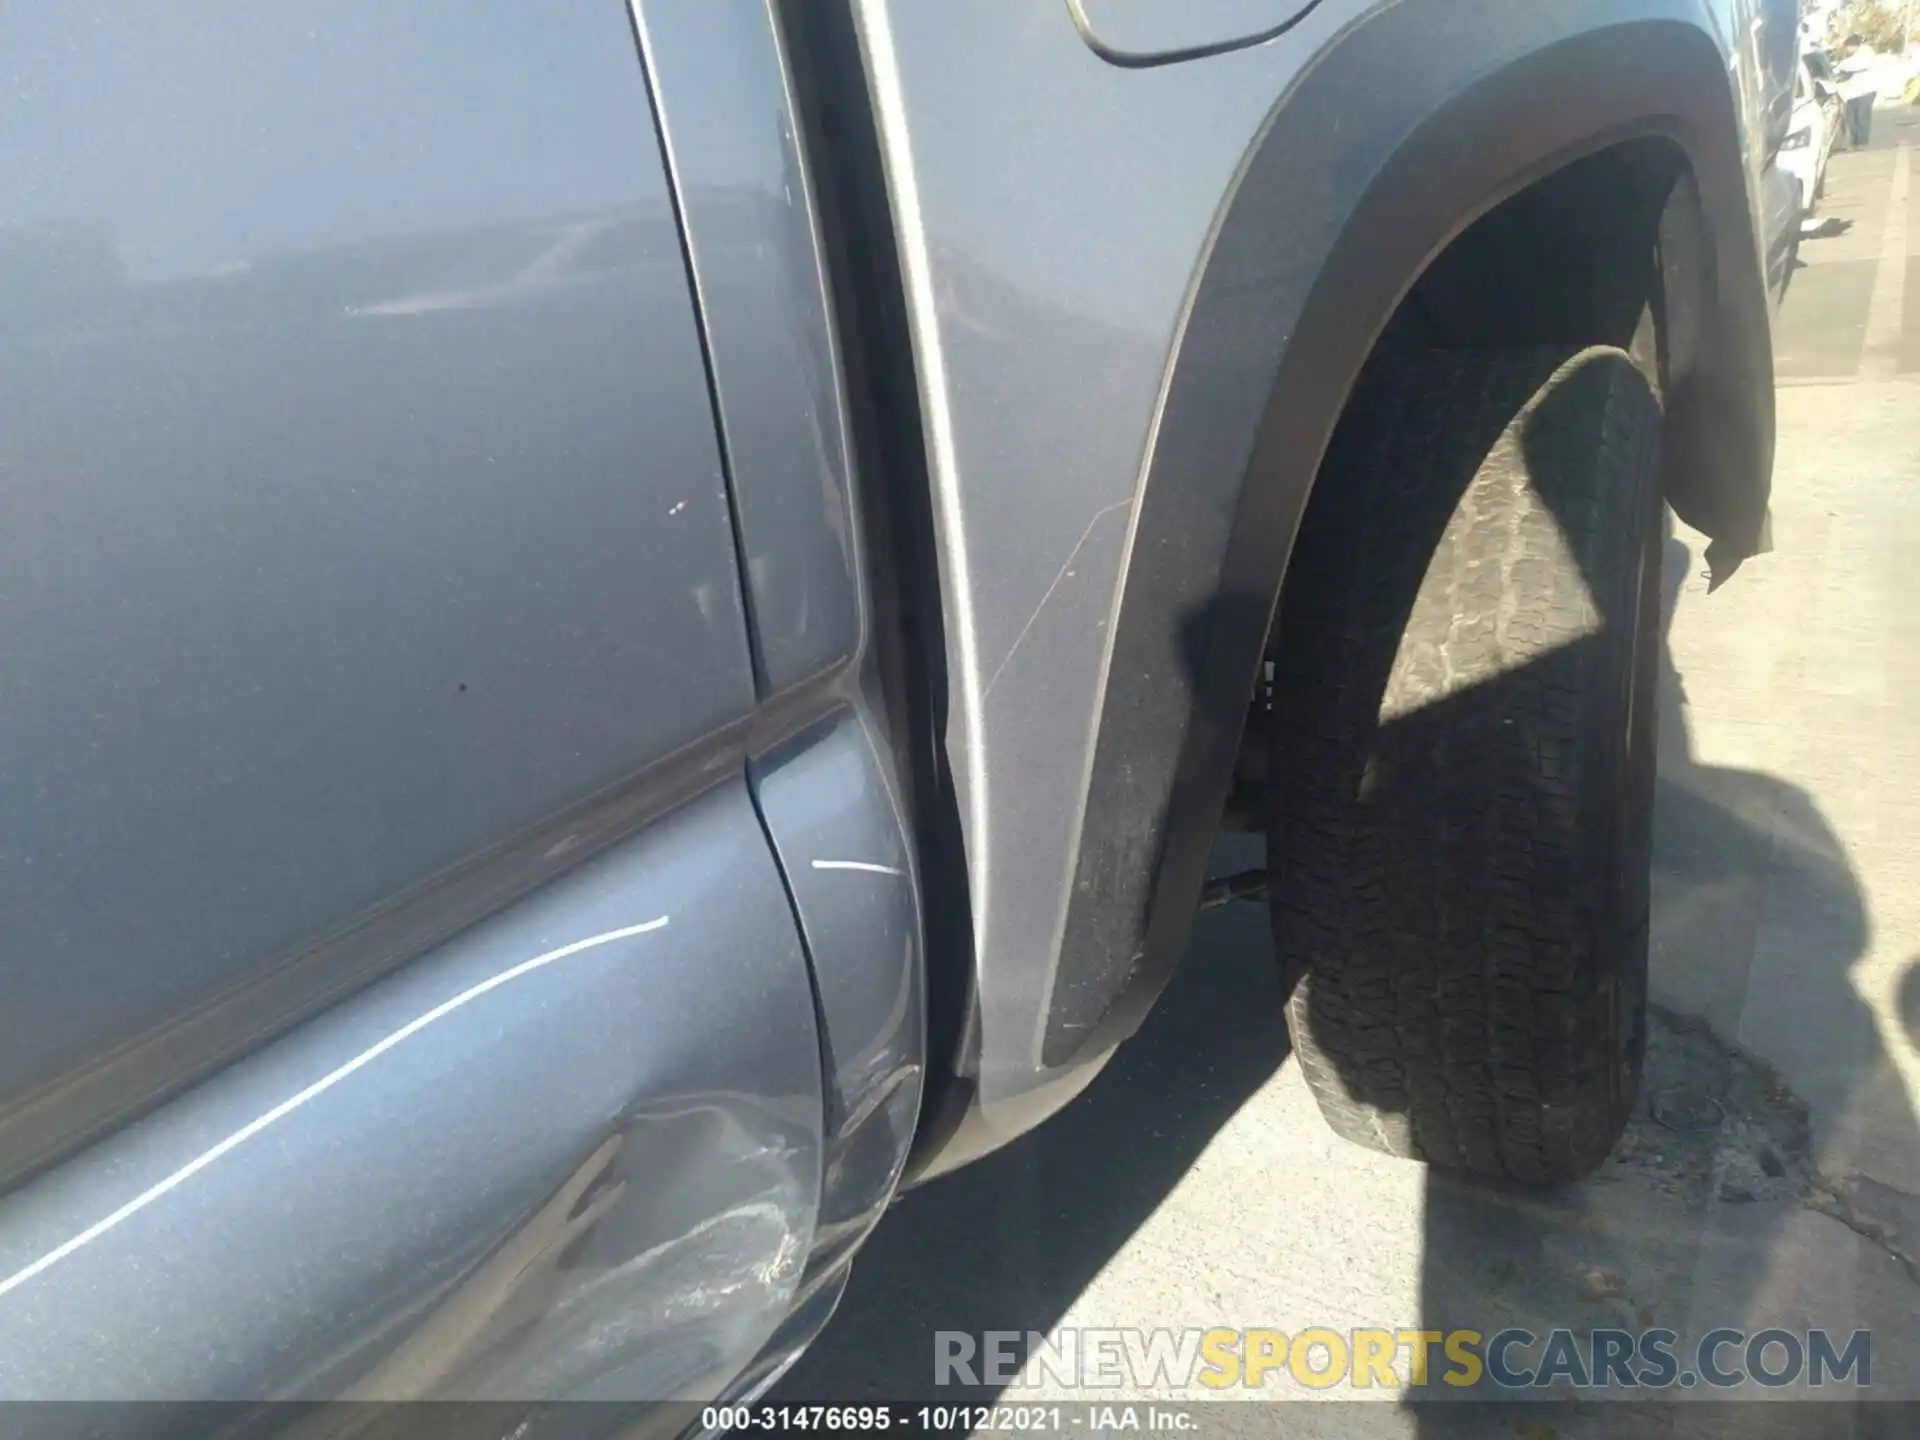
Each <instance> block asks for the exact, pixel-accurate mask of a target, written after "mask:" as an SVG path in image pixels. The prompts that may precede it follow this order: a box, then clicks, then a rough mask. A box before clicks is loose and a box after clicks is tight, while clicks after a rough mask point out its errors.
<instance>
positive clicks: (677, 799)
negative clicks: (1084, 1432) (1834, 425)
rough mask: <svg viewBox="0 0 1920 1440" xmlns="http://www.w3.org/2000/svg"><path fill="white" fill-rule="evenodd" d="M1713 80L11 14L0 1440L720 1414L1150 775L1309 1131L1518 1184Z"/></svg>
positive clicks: (1154, 838) (1621, 1046)
mask: <svg viewBox="0 0 1920 1440" xmlns="http://www.w3.org/2000/svg"><path fill="white" fill-rule="evenodd" d="M1796 23H1797V17H1796V10H1795V6H1794V5H1793V4H1792V3H1791V0H1651V3H1643V4H1636V5H1634V6H1631V7H1628V6H1621V7H1618V10H1617V12H1616V11H1615V9H1614V8H1613V7H1609V6H1605V5H1594V4H1591V3H1585V0H1581V3H1575V0H1530V3H1527V4H1522V5H1515V4H1511V3H1506V0H1419V3H1380V0H1232V3H1227V0H1218V3H1214V0H1192V3H1186V4H1181V5H1159V4H1144V3H1135V0H1051V3H1041V0H967V3H964V4H956V3H950V4H932V3H926V0H769V3H765V4H750V3H738V4H721V3H698V4H695V3H679V0H634V3H633V4H632V5H631V7H628V6H625V5H622V4H619V3H615V0H571V3H567V4H562V5H556V6H524V5H510V4H488V5H485V6H475V5H453V4H438V3H427V0H418V3H399V0H334V3H331V4H328V5H325V6H321V7H313V6H303V7H294V6H289V5H271V4H258V5H251V6H244V7H234V6H232V5H229V4H226V3H214V0H179V3H175V4H171V5H167V6H158V7H139V6H127V5H124V4H114V3H108V0H39V3H29V4H21V5H16V6H15V7H13V8H12V10H11V11H10V14H9V45H8V56H9V61H8V63H9V66H10V67H11V68H10V72H9V73H10V78H11V81H12V83H11V85H10V89H9V101H8V107H9V108H8V120H7V124H6V126H5V127H4V129H3V130H0V168H4V170H5V173H6V174H7V175H8V176H9V177H10V183H9V184H8V185H7V186H6V187H4V193H3V194H0V212H3V213H0V499H4V502H5V505H6V523H5V524H4V525H0V575H4V576H5V577H6V583H5V585H4V586H0V654H3V655H4V656H5V657H6V663H5V676H6V682H7V697H6V700H5V703H4V704H0V961H3V962H4V963H3V964H0V1026H4V1043H0V1186H4V1187H5V1188H4V1192H3V1193H0V1398H4V1399H29V1398H58V1399H87V1400H111V1399H144V1398H153V1397H156V1396H165V1397H171V1398H181V1399H194V1400H199V1399H232V1400H246V1401H252V1400H267V1399H280V1400H284V1399H289V1398H309V1397H331V1396H342V1395H345V1396H354V1397H369V1398H372V1397H379V1398H396V1397H397V1398H409V1397H454V1398H488V1399H493V1400H497V1401H501V1402H512V1403H513V1404H515V1405H518V1406H520V1407H522V1408H523V1409H524V1410H525V1411H526V1415H525V1418H524V1420H523V1421H521V1422H518V1428H516V1424H515V1423H510V1422H509V1421H508V1420H503V1419H501V1418H500V1412H499V1411H492V1412H489V1414H490V1417H491V1418H490V1419H489V1421H488V1423H489V1424H490V1425H493V1426H495V1427H496V1429H497V1432H498V1433H507V1432H508V1431H512V1432H513V1433H515V1434H523V1435H538V1434H547V1433H550V1431H549V1430H548V1429H547V1428H545V1427H548V1426H549V1424H552V1425H560V1424H565V1425H566V1426H568V1427H570V1429H571V1433H576V1434H577V1433H582V1431H583V1430H589V1429H592V1428H593V1427H602V1428H604V1429H605V1430H607V1431H612V1430H614V1429H616V1428H619V1429H622V1430H623V1432H624V1433H628V1434H633V1433H639V1432H636V1431H635V1430H632V1429H628V1428H626V1427H630V1426H634V1425H637V1426H638V1427H640V1431H644V1430H645V1429H647V1428H648V1427H651V1428H653V1429H674V1428H679V1427H680V1426H681V1425H684V1424H686V1423H687V1416H686V1414H685V1412H678V1411H671V1410H661V1409H654V1410H645V1411H643V1412H641V1413H639V1414H638V1415H637V1416H636V1415H635V1414H634V1413H631V1412H630V1411H628V1410H623V1409H621V1408H619V1407H614V1406H607V1407H586V1408H582V1409H579V1410H576V1411H572V1412H567V1413H566V1414H564V1415H560V1416H556V1415H555V1414H554V1413H553V1412H549V1411H547V1410H545V1409H543V1408H542V1407H543V1406H544V1404H545V1402H548V1401H551V1400H556V1399H570V1398H588V1399H598V1400H608V1401H621V1402H646V1401H654V1400H660V1399H665V1398H677V1399H682V1400H687V1399H691V1400H696V1401H700V1400H711V1399H714V1398H716V1397H733V1396H740V1395H748V1394H753V1393H755V1392H756V1391H758V1390H759V1389H760V1388H761V1387H763V1386H764V1385H765V1384H767V1383H769V1381H770V1380H771V1378H772V1377H773V1376H775V1375H776V1374H777V1373H778V1372H779V1371H780V1369H781V1368H782V1367H783V1366H784V1365H785V1364H787V1363H788V1362H789V1361H790V1360H791V1359H792V1358H793V1357H794V1356H795V1355H796V1354H797V1353H798V1352H799V1350H800V1348H801V1347H802V1346H804V1345H805V1344H806V1343H807V1342H808V1341H809V1340H810V1339H811V1338H812V1337H813V1335H814V1334H815V1333H816V1332H817V1331H818V1330H819V1328H820V1327H821V1326H822V1325H823V1324H824V1323H825V1321H826V1319H827V1317H828V1316H829V1315H830V1314H831V1312H832V1309H833V1306H834V1303H835V1301H836V1298H837V1297H838V1295H839V1293H840V1290H841V1288H842V1286H843V1285H844V1284H845V1282H846V1277H847V1274H848V1269H849V1267H850V1266H851V1265H852V1264H853V1263H854V1262H855V1258H856V1256H857V1254H858V1252H859V1250H860V1247H861V1244H862V1242H863V1240H864V1239H865V1237H866V1235H867V1233H868V1231H869V1230H870V1228H871V1227H872V1226H873V1224H874V1223H875V1221H876V1220H877V1218H878V1217H879V1215H880V1214H881V1212H882V1210H883V1209H884V1208H885V1207H886V1205H887V1204H888V1203H889V1201H890V1200H891V1199H892V1197H893V1196H894V1195H895V1194H896V1193H897V1192H898V1191H899V1189H900V1188H901V1187H902V1186H903V1185H905V1184H910V1183H915V1182H917V1181H919V1180H923V1179H926V1178H929V1177H932V1176H935V1175H938V1174H940V1173H942V1172H944V1171H947V1170H951V1169H953V1168H954V1167H956V1166H958V1165H961V1164H964V1163H966V1162H967V1161H969V1160H971V1159H973V1158H975V1157H977V1156H979V1155H982V1154H984V1153H986V1152H988V1151H990V1150H992V1149H993V1148H995V1147H996V1146H999V1145H1003V1144H1005V1143H1006V1142H1008V1141H1009V1140H1012V1139H1014V1138H1015V1137H1017V1136H1019V1135H1021V1134H1023V1133H1025V1132H1027V1131H1029V1130H1031V1129H1032V1128H1033V1127H1034V1126H1036V1125H1038V1124H1040V1123H1042V1122H1043V1121H1044V1120H1045V1119H1046V1118H1047V1117H1048V1116H1049V1115H1051V1114H1053V1113H1054V1112H1055V1111H1057V1110H1058V1109H1059V1108H1060V1107H1061V1106H1063V1105H1065V1104H1067V1103H1068V1102H1069V1101H1071V1100H1072V1099H1073V1098H1074V1096H1076V1095H1077V1094H1078V1093H1079V1092H1080V1091H1082V1090H1083V1089H1084V1088H1085V1087H1086V1086H1087V1085H1088V1084H1089V1083H1090V1082H1091V1081H1092V1080H1093V1079H1094V1077H1095V1076H1096V1075H1097V1074H1098V1073H1099V1072H1100V1070H1101V1067H1102V1066H1103V1065H1104V1064H1105V1063H1106V1061H1107V1059H1108V1058H1109V1057H1110V1056H1111V1055H1112V1054H1113V1053H1114V1051H1115V1048H1116V1047H1117V1046H1119V1045H1120V1044H1122V1043H1123V1042H1125V1041H1126V1040H1127V1038H1128V1037H1129V1036H1130V1035H1132V1034H1133V1033H1134V1031H1135V1030H1136V1029H1137V1028H1138V1026H1139V1025H1140V1024H1141V1022H1142V1019H1143V1018H1144V1017H1145V1015H1146V1014H1147V1013H1148V1011H1149V1009H1150V1007H1151V1006H1152V1005H1153V1004H1154V1002H1155V1000H1156V998H1157V997H1158V995H1159V993H1160V991H1161V989H1162V987H1163V986H1164V985H1165V983H1166V981H1167V979H1168V977H1169V975H1170V973H1171V972H1172V970H1173V968H1174V966H1175V965H1176V963H1177V962H1178V960H1179V957H1180V956H1181V954H1182V951H1183V948H1184V946H1185V943H1186V939H1187V935H1188V930H1189V927H1190V924H1191V921H1192V917H1193V915H1194V913H1195V911H1196V907H1197V906H1198V904H1199V903H1200V902H1201V900H1202V898H1203V895H1204V894H1205V893H1206V890H1205V887H1206V884H1207V879H1206V867H1207V859H1208V854H1209V851H1210V849H1211V847H1212V844H1213V841H1214V840H1215V838H1216V835H1217V833H1218V830H1219V828H1220V824H1221V820H1222V816H1223V814H1225V813H1227V801H1228V798H1229V796H1230V794H1232V795H1235V796H1236V797H1237V800H1243V801H1245V802H1246V803H1244V804H1241V803H1236V804H1235V806H1234V807H1233V810H1232V813H1234V814H1237V815H1244V816H1250V817H1251V821H1250V823H1252V824H1253V825H1255V826H1256V827H1258V828H1259V829H1260V830H1262V831H1263V832H1265V834H1266V837H1267V841H1268V854H1269V860H1268V865H1267V867H1266V872H1265V873H1264V874H1261V875H1258V876H1256V877H1254V879H1253V881H1252V882H1247V883H1246V884H1245V885H1243V887H1242V888H1243V889H1251V888H1253V887H1254V886H1255V885H1264V886H1265V888H1266V889H1267V890H1268V892H1269V894H1270V896H1271V908H1272V916H1273V936H1274V945H1275V952H1276V956H1277V960H1278V963H1279V964H1280V965H1281V966H1282V967H1283V969H1284V973H1285V975H1286V978H1287V980H1288V982H1289V988H1290V996H1291V998H1290V1000H1289V1002H1288V1007H1287V1014H1286V1016H1285V1017H1284V1018H1283V1017H1282V1016H1281V1015H1279V1014H1276V1015H1275V1016H1274V1017H1273V1023H1274V1024H1275V1025H1280V1024H1282V1023H1286V1024H1289V1025H1290V1026H1291V1030H1292V1035H1293V1045H1294V1049H1295V1051H1296V1053H1297V1054H1298V1055H1299V1056H1300V1059H1301V1064H1302V1068H1303V1071H1304V1072H1305V1074H1306V1076H1307V1079H1308V1081H1309V1083H1310V1084H1311V1086H1312V1088H1313V1091H1314V1093H1315V1095H1316V1097H1317V1099H1318V1101H1319V1104H1320V1107H1321V1110H1322V1112H1323V1113H1324V1114H1325V1116H1326V1117H1327V1119H1328V1121H1329V1122H1330V1123H1331V1124H1332V1126H1333V1127H1334V1129H1336V1130H1337V1131H1338V1132H1339V1133H1340V1134H1342V1135H1345V1136H1347V1137H1349V1138H1351V1139H1353V1140H1355V1141H1357V1142H1359V1143H1361V1144H1365V1145H1370V1146H1374V1147H1377V1148H1379V1149H1382V1150H1385V1151H1388V1152H1391V1153H1393V1154H1396V1155H1402V1156H1407V1157H1412V1158H1416V1159H1420V1160H1425V1161H1428V1162H1431V1163H1434V1164H1436V1165H1444V1166H1451V1167H1455V1168H1459V1169H1463V1170H1466V1171H1469V1172H1472V1173H1475V1174H1478V1175H1482V1176H1487V1177H1494V1178H1498V1179H1501V1180H1504V1181H1509V1182H1514V1183H1521V1184H1548V1183H1552V1182H1555V1181H1559V1180H1564V1179H1566V1178H1568V1177H1570V1176H1575V1175H1578V1174H1580V1173H1582V1172H1584V1171H1585V1170H1587V1169H1589V1168H1590V1167H1592V1166H1593V1165H1595V1164H1597V1163H1598V1162H1599V1161H1600V1160H1601V1159H1602V1157H1604V1156H1605V1155H1606V1154H1607V1152H1608V1150H1609V1147H1610V1146H1611V1145H1612V1144H1613V1143H1614V1141H1615V1139H1616V1138H1617V1136H1618V1134H1619V1132H1620V1129H1621V1126H1622V1124H1623V1122H1624V1120H1625V1117H1626V1116H1627V1114H1628V1112H1629V1109H1630V1107H1631V1106H1632V1105H1633V1103H1634V1097H1635V1094H1636V1090H1637V1087H1638V1083H1639V1070H1640V1064H1641V1057H1642V1049H1643V1038H1642V1037H1643V1033H1644V1030H1643V1015H1644V1005H1645V979H1646V945H1647V929H1646V925H1647V907H1648V886H1649V875H1648V844H1649V817H1650V813H1651V806H1652V796H1653V777H1654V754H1653V741H1654V735H1655V722H1654V706H1655V692H1656V689H1657V686H1656V683H1655V682H1656V674H1657V658H1658V648H1659V642H1660V633H1659V612H1660V582H1659V567H1660V556H1661V545H1660V535H1661V520H1662V515H1663V506H1666V505H1671V507H1672V508H1673V510H1674V511H1675V512H1676V513H1677V514H1679V515H1680V516H1681V517H1682V518H1683V519H1684V520H1686V521H1687V522H1688V523H1689V524H1691V525H1692V526H1694V527H1696V528H1698V529H1699V530H1701V531H1703V532H1705V533H1706V534H1707V535H1708V536H1710V537H1711V539H1712V544H1711V546H1710V547H1709V548H1708V550H1707V552H1706V558H1707V561H1708V563H1709V564H1710V565H1711V567H1712V569H1713V572H1714V576H1715V581H1716V583H1718V582H1719V581H1721V580H1724V579H1725V578H1726V576H1727V575H1728V574H1730V573H1731V572H1732V570H1733V569H1734V568H1735V567H1737V566H1738V565H1739V564H1741V563H1742V562H1743V561H1744V560H1745V559H1746V558H1747V557H1749V556H1751V555H1753V554H1755V553H1756V552H1758V551H1759V550H1760V549H1762V548H1763V547H1764V545H1765V540H1766V528H1767V520H1766V517H1767V500H1768V487H1769V484H1770V475H1771V464H1772V446H1773V409H1772V404H1773V391H1772V369H1771V366H1772V358H1771V351H1770V347H1769V318H1768V290H1769V269H1770V260H1771V258H1772V257H1771V251H1772V248H1773V247H1772V244H1771V242H1770V240H1769V239H1768V237H1767V236H1764V235H1762V234H1757V233H1756V220H1755V216H1756V215H1757V214H1759V213H1760V211H1761V210H1762V209H1763V208H1768V207H1767V205H1766V202H1764V201H1763V192H1765V191H1766V189H1767V187H1768V186H1769V185H1770V184H1775V185H1777V182H1770V181H1769V180H1768V179H1767V178H1766V177H1767V175H1768V171H1769V167H1770V166H1771V165H1772V164H1773V162H1774V160H1775V157H1776V155H1778V154H1781V153H1782V150H1781V147H1782V145H1783V142H1785V141H1786V140H1787V139H1788V138H1789V129H1790V125H1789V119H1790V112H1791V92H1790V89H1789V84H1790V80H1791V77H1792V75H1793V74H1794V73H1796V72H1795V71H1794V55H1795V52H1794V50H1793V48H1792V47H1793V33H1792V32H1793V27H1794V25H1795V24H1796ZM1783 35H1784V36H1785V37H1786V38H1785V39H1784V40H1783V39H1782V36H1783ZM1726 37H1733V38H1732V39H1731V40H1728V39H1727V38H1726ZM1798 73H1801V74H1804V67H1803V68H1802V69H1801V71H1800V72H1798ZM1796 123H1797V122H1796ZM1808 123H1809V124H1811V121H1809V122H1808ZM1806 144H1807V145H1809V146H1810V147H1812V148H1813V149H1814V152H1815V153H1816V154H1818V155H1819V156H1821V157H1822V158H1823V157H1824V147H1825V142H1824V140H1815V139H1814V138H1812V137H1809V138H1808V139H1807V141H1806ZM1788 153H1790V152H1788ZM1236 893H1238V892H1236ZM1142 1143H1143V1144H1144V1143H1149V1142H1148V1141H1147V1140H1145V1139H1144V1138H1143V1140H1142ZM993 1240H994V1237H993V1236H992V1235H985V1234H983V1235H982V1236H981V1237H980V1243H981V1244H983V1245H985V1244H991V1243H993ZM63 1413H64V1414H65V1417H66V1418H65V1420H64V1421H62V1423H71V1424H72V1425H73V1426H75V1427H76V1429H79V1428H85V1430H86V1433H89V1434H99V1433H101V1427H105V1428H106V1429H108V1430H111V1429H113V1428H114V1427H123V1428H126V1429H132V1430H138V1429H140V1428H141V1427H143V1426H144V1427H152V1426H163V1425H166V1424H172V1423H178V1424H180V1425H181V1426H182V1427H184V1428H185V1429H186V1431H187V1432H188V1433H200V1431H199V1430H198V1429H195V1428H194V1427H202V1428H204V1426H205V1425H206V1423H207V1420H206V1416H205V1414H204V1413H202V1412H191V1413H189V1414H185V1415H182V1414H179V1413H174V1412H167V1411H163V1410H156V1409H153V1408H141V1407H134V1408H127V1409H118V1410H114V1409H111V1408H108V1409H105V1410H95V1409H88V1410H86V1411H84V1412H82V1411H73V1412H63ZM48 1418H49V1423H53V1422H55V1421H60V1420H61V1416H60V1415H54V1414H52V1413H51V1412H50V1413H49V1417H48ZM295 1420H297V1421H298V1422H299V1424H300V1425H302V1426H303V1427H307V1428H306V1429H303V1430H302V1432H301V1433H303V1434H323V1433H324V1434H330V1435H339V1434H347V1433H359V1431H360V1430H361V1429H362V1428H363V1427H378V1426H381V1425H392V1426H394V1427H395V1428H396V1429H397V1430H398V1431H399V1432H400V1433H410V1431H409V1426H410V1425H411V1424H412V1423H413V1422H412V1420H411V1418H410V1417H408V1416H407V1415H405V1414H404V1413H397V1412H393V1411H383V1410H377V1409H376V1410H366V1409H358V1410H352V1411H348V1412H343V1413H338V1414H334V1413H330V1412H323V1413H321V1414H319V1415H316V1416H300V1415H297V1414H294V1413H293V1412H289V1411H287V1410H285V1409H273V1408H262V1409H260V1410H258V1411H257V1412H252V1411H243V1410H239V1409H230V1410H224V1411H222V1412H220V1414H219V1417H218V1422H219V1423H220V1424H221V1425H222V1426H224V1427H225V1429H224V1430H223V1433H226V1434H234V1435H241V1434H249V1433H256V1432H265V1431H267V1430H269V1429H273V1428H276V1427H279V1426H282V1425H285V1424H288V1423H290V1422H292V1421H295Z"/></svg>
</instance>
